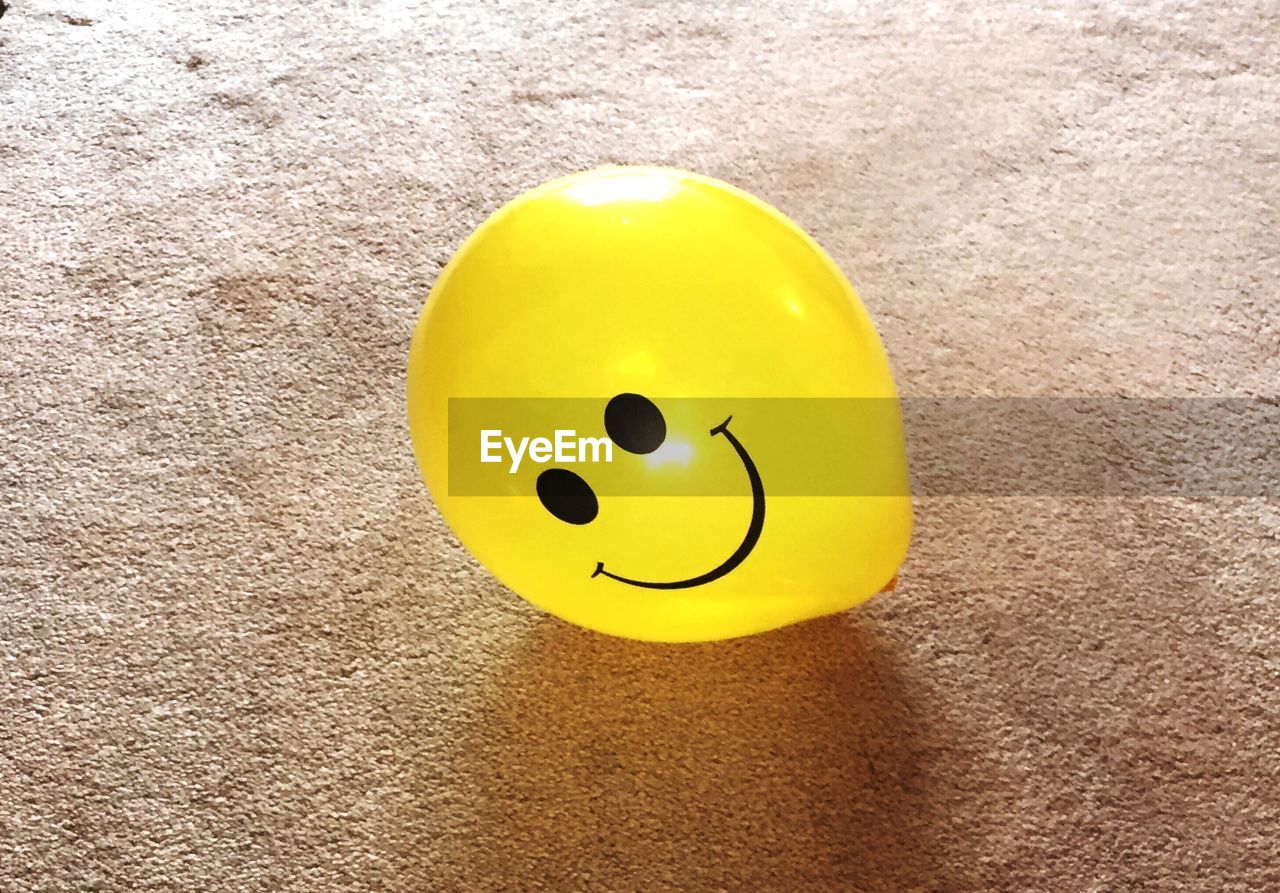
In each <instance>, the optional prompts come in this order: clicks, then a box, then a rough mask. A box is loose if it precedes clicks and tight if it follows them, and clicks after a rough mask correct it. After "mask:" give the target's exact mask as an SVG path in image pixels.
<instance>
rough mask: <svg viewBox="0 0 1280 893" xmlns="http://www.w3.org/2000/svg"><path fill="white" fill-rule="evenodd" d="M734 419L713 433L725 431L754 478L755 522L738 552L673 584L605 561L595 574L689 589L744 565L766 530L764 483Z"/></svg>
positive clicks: (651, 586)
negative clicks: (615, 569)
mask: <svg viewBox="0 0 1280 893" xmlns="http://www.w3.org/2000/svg"><path fill="white" fill-rule="evenodd" d="M731 421H733V416H729V418H727V419H725V420H724V421H723V422H721V423H720V424H719V425H716V426H715V427H714V428H712V429H711V436H712V437H714V436H715V435H717V434H723V435H724V436H725V438H726V439H727V440H728V441H729V443H731V444H733V448H734V449H735V450H736V451H737V453H738V458H739V459H741V460H742V465H743V467H744V468H746V470H747V478H748V479H749V480H750V481H751V523H750V524H749V525H748V526H747V535H746V536H744V537H743V538H742V544H741V545H739V546H738V548H737V549H735V550H734V553H733V554H732V555H730V556H729V557H728V558H726V559H725V560H724V562H723V563H721V565H720V566H719V567H716V568H713V569H712V570H709V571H707V572H706V573H705V574H702V575H700V576H697V577H690V578H689V579H687V580H676V581H675V582H673V583H652V582H649V581H647V580H631V579H628V578H627V577H619V576H618V575H617V574H611V573H609V572H608V571H607V570H605V569H604V562H603V561H600V562H597V563H596V569H595V573H593V574H592V575H591V576H593V577H599V576H604V577H608V578H609V579H611V580H617V581H618V582H619V583H626V584H627V585H629V586H643V587H644V588H645V589H688V588H689V587H690V586H701V585H702V584H703V583H710V582H711V581H712V580H719V579H720V578H721V577H723V576H724V575H725V574H727V573H729V571H731V570H733V569H734V568H735V567H737V566H738V565H740V564H742V562H743V560H744V559H745V558H746V557H747V556H748V555H750V554H751V550H752V549H754V548H755V547H756V542H758V541H759V539H760V531H762V530H764V484H763V483H762V482H761V480H760V472H758V471H756V463H754V462H752V461H751V457H750V456H749V455H747V451H746V449H745V448H744V447H743V446H742V444H741V443H739V442H738V438H736V437H734V436H733V432H732V431H730V430H729V423H730V422H731Z"/></svg>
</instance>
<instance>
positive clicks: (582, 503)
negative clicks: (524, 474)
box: [537, 468, 600, 524]
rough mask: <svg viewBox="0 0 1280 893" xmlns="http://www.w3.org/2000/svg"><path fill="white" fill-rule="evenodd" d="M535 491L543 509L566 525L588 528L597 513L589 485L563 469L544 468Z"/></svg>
mask: <svg viewBox="0 0 1280 893" xmlns="http://www.w3.org/2000/svg"><path fill="white" fill-rule="evenodd" d="M537 488H538V499H539V500H541V501H542V506H543V508H545V509H546V510H547V511H549V512H551V514H553V515H555V516H556V517H557V518H559V519H560V520H561V521H564V522H566V523H568V524H590V523H591V522H592V521H594V520H595V517H596V514H597V513H598V512H599V511H600V503H599V502H598V501H597V500H596V494H595V493H594V492H593V491H592V490H591V485H590V484H588V483H587V482H586V481H584V480H583V479H582V478H580V477H579V476H578V475H576V474H574V473H573V472H572V471H569V470H568V469H567V468H548V469H547V470H546V471H544V472H543V473H542V474H540V475H538V483H537Z"/></svg>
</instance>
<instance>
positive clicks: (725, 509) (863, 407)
mask: <svg viewBox="0 0 1280 893" xmlns="http://www.w3.org/2000/svg"><path fill="white" fill-rule="evenodd" d="M407 399H408V413H409V427H410V432H411V435H412V438H413V445H414V450H415V452H416V454H417V458H418V463H419V465H420V467H421V469H422V472H423V476H424V478H425V480H426V483H427V486H428V488H429V489H430V491H431V493H432V495H433V497H434V498H435V501H436V503H437V505H438V506H439V508H440V511H441V513H442V514H443V516H444V518H445V520H446V521H447V522H448V523H449V525H450V526H451V527H452V528H453V530H454V532H455V533H456V534H457V536H458V538H459V539H460V540H461V541H462V543H463V544H464V545H465V546H466V547H467V548H468V549H469V550H470V551H471V552H472V554H474V555H475V557H476V558H477V559H478V560H479V561H480V562H481V563H482V564H483V565H484V566H485V567H487V568H488V569H489V570H490V571H492V572H493V573H494V575H495V576H497V578H498V579H499V580H500V581H501V582H503V583H504V584H506V585H507V586H508V587H510V588H511V589H512V590H514V591H515V592H517V593H519V594H520V595H521V596H523V597H524V598H525V599H527V600H528V601H530V602H532V603H533V604H535V605H537V606H538V607H540V608H542V609H544V610H546V611H548V612H550V613H552V614H555V615H557V616H559V617H562V618H564V619H565V620H568V621H571V622H573V623H577V624H581V625H582V626H585V627H588V628H591V629H594V630H599V631H602V632H605V633H610V634H613V635H618V636H626V637H631V638H637V639H647V640H658V641H695V640H708V639H722V638H728V637H732V636H739V635H745V634H748V633H755V632H760V631H762V630H767V629H771V628H774V627H778V626H782V625H785V624H788V623H793V622H795V621H798V620H803V619H806V618H810V617H815V616H819V615H822V614H829V613H832V612H836V611H841V610H844V609H846V608H849V607H851V606H853V605H855V604H857V603H859V602H861V601H863V600H865V599H867V598H868V597H870V596H871V595H873V594H874V593H876V592H878V591H880V590H882V589H885V588H889V587H890V586H891V584H892V582H893V580H894V579H896V573H897V570H898V567H899V565H900V564H901V562H902V560H903V557H904V555H905V553H906V549H907V543H908V539H909V536H910V529H911V501H910V495H909V492H908V487H907V466H906V454H905V449H904V445H903V436H902V428H901V420H900V415H899V412H898V405H897V398H896V394H895V391H894V385H893V379H892V376H891V373H890V370H889V365H888V362H887V360H886V358H885V353H884V350H883V348H882V346H881V344H880V340H879V338H878V336H877V334H876V331H875V329H874V327H873V325H872V323H871V320H870V318H869V317H868V315H867V312H866V310H865V309H864V308H863V306H862V304H861V302H860V301H859V300H858V297H857V295H856V294H855V293H854V292H853V289H852V288H851V287H850V285H849V284H848V282H847V281H846V280H845V278H844V277H843V276H842V275H841V273H840V271H839V270H838V269H837V268H836V266H835V264H834V263H833V262H832V261H831V260H830V258H828V257H827V255H826V254H825V253H823V251H822V249H820V248H819V247H818V245H817V244H816V243H815V242H814V241H813V240H812V239H810V238H809V237H808V236H807V235H806V234H805V233H804V232H803V231H802V230H800V229H799V228H798V227H797V226H796V225H795V224H794V223H792V222H791V221H790V220H788V219H787V218H786V217H784V216H783V215H782V214H781V213H779V212H778V211H777V210H775V209H773V208H772V207H770V206H768V205H766V204H765V203H763V202H761V201H760V200H758V199H756V198H754V197H752V196H750V195H748V194H746V193H744V192H741V191H739V190H737V189H735V188H733V187H731V186H729V185H727V184H725V183H721V182H719V181H716V180H711V179H708V178H706V177H701V176H697V175H694V174H690V173H685V172H681V171H675V170H666V169H658V168H610V169H604V170H598V171H591V172H588V173H583V174H577V175H574V176H570V177H567V178H565V179H561V180H557V181H554V182H551V183H548V184H546V185H544V186H541V187H539V188H537V189H535V190H533V191H532V192H529V193H526V194H525V195H523V196H521V197H519V198H517V199H516V200H514V201H513V202H511V203H510V204H508V205H506V206H505V207H503V208H502V209H501V210H499V211H498V212H497V213H495V214H494V215H493V216H492V217H490V218H489V219H488V220H487V221H485V223H484V224H482V225H481V226H480V227H479V229H477V230H476V232H475V233H474V234H473V235H472V236H471V237H470V238H469V239H468V240H467V241H466V243H465V244H464V245H463V246H462V248H461V249H460V250H459V251H458V253H457V254H456V255H455V256H454V258H453V259H452V260H451V261H450V263H449V264H448V265H447V266H446V267H445V269H444V271H443V272H442V274H441V276H440V278H439V280H438V282H437V283H436V285H435V287H434V288H433V289H432V292H431V294H430V296H429V298H428V300H427V303H426V306H425V308H424V310H423V313H422V316H421V319H420V320H419V322H418V327H417V330H416V332H415V334H414V337H413V343H412V347H411V349H410V356H409V368H408V383H407ZM872 407H873V408H874V409H871V408H872Z"/></svg>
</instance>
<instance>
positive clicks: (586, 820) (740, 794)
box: [449, 613, 938, 890]
mask: <svg viewBox="0 0 1280 893" xmlns="http://www.w3.org/2000/svg"><path fill="white" fill-rule="evenodd" d="M925 725H926V723H925V722H924V720H923V719H922V717H921V716H920V715H918V711H917V710H916V709H915V705H914V703H913V698H912V695H911V692H910V691H908V690H907V687H906V686H905V684H904V682H903V678H902V675H901V674H900V673H899V672H898V668H897V658H896V657H895V655H894V654H893V653H891V650H890V649H889V647H888V646H886V645H885V644H884V643H883V642H882V641H881V640H880V639H879V638H878V637H877V635H876V632H875V630H874V629H873V628H872V627H871V625H870V624H869V622H868V621H866V620H865V619H862V618H861V617H860V615H859V614H857V613H854V614H848V615H842V616H835V617H827V618H822V619H819V620H815V621H811V622H809V623H804V624H800V625H798V626H794V627H790V628H787V629H783V630H779V631H776V632H773V633H769V634H765V635H761V636H755V637H750V638H746V639H740V640H735V641H731V642H722V643H712V644H698V645H655V644H646V643H639V642H630V641H626V640H621V639H613V638H609V637H606V636H603V635H598V634H595V633H591V632H587V631H584V630H580V629H577V628H574V627H571V626H568V625H567V624H564V623H561V622H559V621H556V620H553V619H550V618H546V619H544V620H543V621H542V622H540V623H539V624H538V625H537V626H536V627H535V628H534V630H533V632H532V634H531V636H530V638H529V639H528V640H527V641H526V642H524V643H522V645H521V646H520V647H519V648H518V649H517V650H516V652H515V653H514V654H513V655H512V657H511V659H510V661H509V663H508V664H507V665H506V666H505V667H503V668H501V669H499V670H497V671H496V672H495V674H494V676H493V678H492V679H491V680H490V684H489V686H488V687H487V689H486V691H485V694H484V696H483V698H482V700H481V702H480V704H479V705H478V707H477V710H476V712H475V714H474V715H473V716H472V717H471V719H470V720H469V721H468V722H467V723H465V725H464V731H463V734H462V736H461V740H459V741H458V742H457V750H456V752H455V753H454V754H453V766H452V768H453V770H454V771H455V772H456V773H458V775H459V776H461V777H462V778H463V779H465V780H466V782H467V789H468V790H469V791H470V792H471V796H472V800H471V802H470V803H469V805H468V809H467V812H468V813H469V820H468V821H467V822H466V825H467V828H466V830H465V832H463V833H459V834H456V835H454V836H453V837H452V844H453V848H454V851H453V852H451V854H450V859H449V861H450V862H451V863H452V865H453V866H454V868H455V869H456V870H457V871H458V873H459V880H462V879H465V883H466V884H467V885H468V887H469V888H470V887H472V886H474V888H475V889H495V888H496V889H516V888H518V889H547V890H576V889H592V890H622V889H699V890H700V889H721V888H726V889H797V890H799V889H804V890H825V889H831V890H835V889H854V888H857V889H862V890H878V889H904V888H909V887H911V886H921V887H923V886H925V885H928V884H930V883H931V882H936V880H937V877H938V872H937V868H938V866H935V865H933V864H932V862H931V853H930V842H929V840H928V828H929V827H930V826H931V817H933V816H934V815H935V814H936V812H937V810H936V809H935V808H934V806H933V805H932V804H931V799H930V785H929V784H928V782H927V780H926V779H927V777H928V775H929V774H930V773H929V772H928V770H927V767H926V766H925V763H926V762H927V761H928V760H929V752H928V751H927V750H926V749H925V748H924V745H923V743H922V742H924V741H926V740H927V738H928V736H927V735H926V732H927V729H926V728H925ZM935 824H936V823H935Z"/></svg>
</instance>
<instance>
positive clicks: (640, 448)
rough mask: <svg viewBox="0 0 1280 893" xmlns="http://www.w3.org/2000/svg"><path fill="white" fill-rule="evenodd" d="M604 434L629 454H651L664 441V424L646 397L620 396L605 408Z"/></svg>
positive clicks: (664, 421)
mask: <svg viewBox="0 0 1280 893" xmlns="http://www.w3.org/2000/svg"><path fill="white" fill-rule="evenodd" d="M604 430H605V431H607V432H608V434H609V439H610V440H612V441H613V442H614V443H616V444H617V445H618V446H620V447H622V448H623V449H624V450H626V451H627V452H628V453H640V454H644V453H652V452H653V451H654V450H656V449H657V448H658V447H660V446H662V441H664V440H666V439H667V422H666V420H665V419H663V417H662V413H661V412H659V411H658V407H656V406H654V405H653V401H652V400H650V399H649V398H648V397H642V396H640V395H639V394H619V395H618V396H616V397H614V398H613V399H612V400H610V401H609V405H608V406H606V407H605V408H604Z"/></svg>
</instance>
